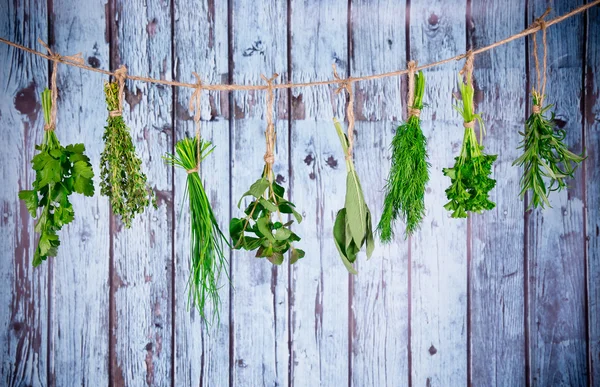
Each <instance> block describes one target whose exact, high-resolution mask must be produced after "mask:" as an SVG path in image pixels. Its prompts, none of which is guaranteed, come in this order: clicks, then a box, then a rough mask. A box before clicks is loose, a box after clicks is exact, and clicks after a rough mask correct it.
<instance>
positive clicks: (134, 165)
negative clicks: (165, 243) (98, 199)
mask: <svg viewBox="0 0 600 387" xmlns="http://www.w3.org/2000/svg"><path fill="white" fill-rule="evenodd" d="M126 77H127V68H126V67H125V66H121V67H119V69H117V70H116V71H115V81H114V82H106V83H105V84H104V94H105V97H106V108H107V110H108V117H107V119H106V127H105V128H104V134H103V135H102V139H103V140H104V149H103V150H102V153H101V154H100V192H101V193H102V195H104V196H106V197H108V199H109V201H110V207H111V210H112V212H113V214H115V215H117V216H119V217H120V219H121V221H122V222H123V224H124V225H125V227H126V228H130V227H131V224H132V221H133V219H134V218H135V217H136V215H137V214H141V213H142V212H144V211H145V209H146V208H147V207H148V206H149V205H151V204H152V205H153V206H154V208H156V197H155V194H154V191H153V190H152V188H151V187H150V185H149V184H148V181H147V178H146V174H145V173H144V172H142V160H141V159H140V157H139V156H138V155H137V153H136V150H135V145H134V143H133V139H132V137H131V131H130V129H129V127H127V125H126V124H125V120H124V119H123V98H124V93H125V79H126Z"/></svg>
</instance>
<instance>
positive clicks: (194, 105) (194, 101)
mask: <svg viewBox="0 0 600 387" xmlns="http://www.w3.org/2000/svg"><path fill="white" fill-rule="evenodd" d="M192 74H194V76H195V77H196V88H195V89H194V92H193V93H192V96H191V97H190V104H189V106H188V109H189V111H190V112H194V125H195V127H196V167H195V168H192V169H190V170H188V171H187V173H194V172H198V171H199V170H200V161H201V159H202V155H201V154H200V150H201V149H200V142H201V133H200V119H201V118H202V80H201V79H200V76H199V75H198V74H197V73H192Z"/></svg>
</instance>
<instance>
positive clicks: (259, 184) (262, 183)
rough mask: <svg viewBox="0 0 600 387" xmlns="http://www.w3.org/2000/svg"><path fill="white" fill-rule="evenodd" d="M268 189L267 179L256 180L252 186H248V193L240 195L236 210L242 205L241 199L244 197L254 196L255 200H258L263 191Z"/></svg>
mask: <svg viewBox="0 0 600 387" xmlns="http://www.w3.org/2000/svg"><path fill="white" fill-rule="evenodd" d="M267 188H269V181H268V180H267V179H265V178H264V177H262V178H260V179H258V180H256V181H255V182H254V184H252V185H251V186H250V189H248V191H247V192H246V193H244V194H243V195H242V197H241V198H240V200H239V201H238V205H237V206H238V208H239V207H240V205H241V204H242V199H244V198H245V197H246V196H250V195H251V196H254V197H255V198H257V199H258V198H260V197H261V196H262V195H263V194H264V193H265V190H266V189H267Z"/></svg>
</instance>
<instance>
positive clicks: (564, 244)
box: [526, 1, 588, 386]
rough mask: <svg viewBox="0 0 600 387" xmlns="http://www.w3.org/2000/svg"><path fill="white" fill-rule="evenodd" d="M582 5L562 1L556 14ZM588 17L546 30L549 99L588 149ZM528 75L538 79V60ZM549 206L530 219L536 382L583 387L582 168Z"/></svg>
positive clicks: (571, 142)
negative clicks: (584, 130) (583, 109)
mask: <svg viewBox="0 0 600 387" xmlns="http://www.w3.org/2000/svg"><path fill="white" fill-rule="evenodd" d="M582 3H583V2H582V1H572V2H568V3H567V2H559V3H556V4H554V5H553V9H552V13H551V15H550V17H552V16H556V15H561V14H563V13H565V12H567V11H568V10H569V9H573V8H574V7H576V6H577V5H580V4H582ZM546 6H547V4H545V3H544V2H541V1H540V2H535V3H533V4H530V6H529V8H528V13H527V14H528V18H529V20H528V23H530V22H532V21H533V18H534V17H537V16H539V15H541V14H542V13H544V11H545V9H546ZM583 20H584V19H583V15H580V16H576V17H574V18H571V19H568V20H566V21H565V22H564V23H561V24H559V25H557V26H555V27H556V28H551V29H549V30H548V31H547V33H548V50H549V51H548V86H547V89H546V94H547V98H546V100H545V103H546V104H554V108H553V110H554V111H555V112H556V119H557V123H558V125H559V127H563V128H564V129H565V130H566V131H567V137H566V140H565V142H566V143H567V144H568V146H569V148H570V149H572V150H573V151H575V152H581V150H582V146H583V143H582V115H581V110H580V107H581V97H582V79H583V78H582V63H583V62H582V55H583V47H584V44H583V42H584V40H583V39H582V36H583V32H584V30H583ZM539 37H540V39H538V42H541V35H540V36H539ZM540 46H541V45H540ZM530 52H532V51H531V46H530ZM540 53H541V52H540ZM529 73H530V74H531V75H530V80H531V82H533V81H534V79H535V78H534V76H533V74H534V68H533V61H530V68H529ZM531 82H530V83H531ZM531 86H533V83H531ZM550 203H551V204H552V208H547V209H545V210H534V211H532V212H531V213H530V215H529V217H528V219H526V222H527V227H528V230H527V238H528V240H527V241H526V245H527V259H528V265H529V267H528V269H527V270H528V274H529V278H528V286H529V305H528V313H529V316H528V321H529V324H528V329H529V343H530V348H529V355H530V364H531V375H530V376H531V379H530V382H531V383H532V384H534V385H540V386H583V385H586V384H587V372H588V369H587V365H586V358H587V356H586V341H585V336H586V329H585V282H584V265H585V259H584V234H583V172H582V169H581V168H580V169H579V170H578V171H577V173H576V174H575V179H574V180H572V181H570V182H569V188H568V190H564V191H562V192H553V193H552V195H551V197H550Z"/></svg>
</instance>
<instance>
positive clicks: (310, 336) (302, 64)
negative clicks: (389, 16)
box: [290, 0, 349, 386]
mask: <svg viewBox="0 0 600 387" xmlns="http://www.w3.org/2000/svg"><path fill="white" fill-rule="evenodd" d="M347 7H348V2H347V1H345V0H343V1H330V2H319V1H292V2H291V31H290V35H291V47H290V50H291V51H290V58H291V71H292V74H291V75H292V81H293V82H308V81H314V80H320V79H327V78H331V77H332V74H333V73H332V67H331V65H332V64H334V63H335V64H336V66H337V69H338V72H339V73H340V74H346V72H347V70H348V65H347V63H348V62H347V21H348V14H347V10H348V8H347ZM345 101H346V96H345V94H340V95H335V94H334V90H333V88H331V87H325V86H323V87H315V88H310V89H293V90H292V100H291V102H292V105H291V106H292V108H291V116H292V124H291V136H292V137H291V147H290V152H291V155H290V160H291V165H292V188H293V190H292V196H293V201H294V203H295V204H296V206H298V208H299V209H300V210H301V211H302V214H303V216H304V220H303V221H302V223H301V224H300V225H298V226H296V227H297V230H298V235H300V237H301V238H302V241H301V242H300V243H299V244H298V245H299V246H300V247H301V248H303V249H305V251H306V257H305V258H304V259H302V260H300V261H299V262H298V263H296V264H295V265H294V266H293V267H292V277H291V278H292V283H291V285H290V286H291V292H292V293H291V299H292V303H291V306H290V307H291V321H290V324H291V339H292V351H291V373H292V376H291V381H292V384H293V385H295V386H315V385H319V383H322V384H323V385H332V386H335V385H348V360H349V359H348V356H349V353H348V272H347V271H346V269H345V267H344V265H343V264H342V261H341V260H340V258H339V256H338V252H337V250H336V247H335V244H334V242H333V224H334V221H335V215H336V213H337V211H338V210H339V209H340V208H341V207H342V206H343V204H344V202H343V200H344V199H343V197H344V192H345V189H346V170H345V169H346V167H345V162H344V156H343V154H342V147H341V145H340V143H339V140H338V138H337V134H336V131H335V128H334V127H333V121H332V117H333V116H336V117H339V119H340V120H342V121H343V119H344V115H345V108H344V105H345ZM332 104H333V106H332Z"/></svg>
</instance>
